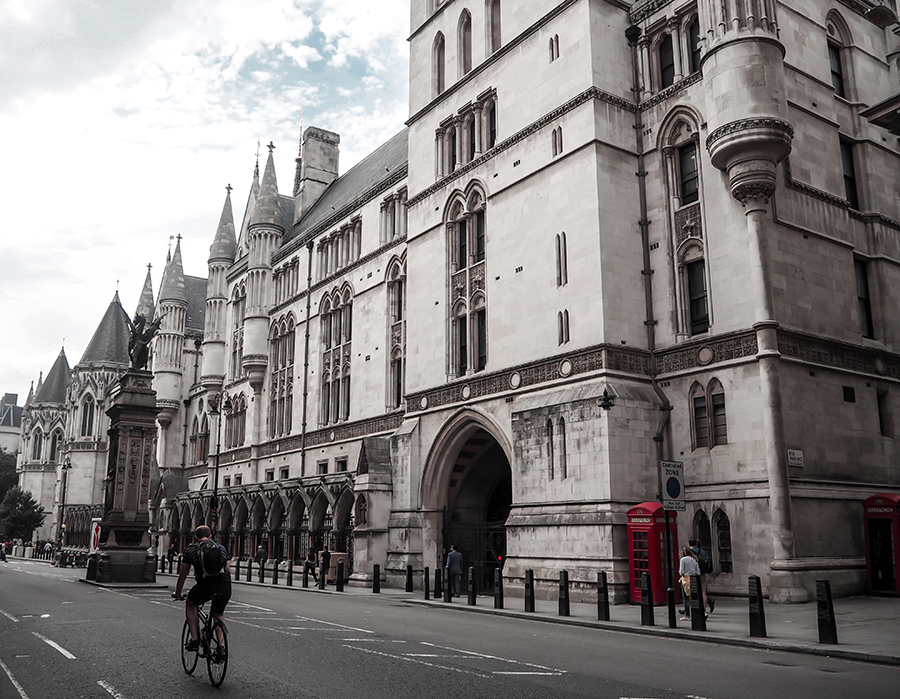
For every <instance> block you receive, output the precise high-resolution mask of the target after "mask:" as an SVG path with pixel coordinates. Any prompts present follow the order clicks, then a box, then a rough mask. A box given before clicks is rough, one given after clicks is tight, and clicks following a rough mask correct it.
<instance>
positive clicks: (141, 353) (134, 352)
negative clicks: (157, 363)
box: [125, 313, 165, 370]
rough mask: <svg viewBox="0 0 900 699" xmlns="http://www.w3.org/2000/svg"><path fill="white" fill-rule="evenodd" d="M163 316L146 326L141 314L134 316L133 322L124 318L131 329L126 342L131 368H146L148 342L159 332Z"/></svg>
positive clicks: (148, 352)
mask: <svg viewBox="0 0 900 699" xmlns="http://www.w3.org/2000/svg"><path fill="white" fill-rule="evenodd" d="M163 318H165V314H163V315H161V316H160V317H159V318H157V319H156V320H154V321H153V322H152V323H150V325H147V319H146V318H145V317H144V315H143V314H142V313H135V314H134V321H132V320H130V319H129V318H128V316H127V315H126V316H125V320H127V321H128V327H129V328H130V329H131V339H130V340H129V341H128V356H129V357H131V368H132V369H137V370H142V369H145V368H146V367H147V360H148V359H149V358H150V341H151V340H152V339H153V336H154V335H156V333H157V331H158V330H159V326H160V323H162V319H163Z"/></svg>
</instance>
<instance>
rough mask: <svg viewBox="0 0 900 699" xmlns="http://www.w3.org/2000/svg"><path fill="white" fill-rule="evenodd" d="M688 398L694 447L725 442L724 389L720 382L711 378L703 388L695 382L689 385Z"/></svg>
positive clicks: (726, 437) (726, 438)
mask: <svg viewBox="0 0 900 699" xmlns="http://www.w3.org/2000/svg"><path fill="white" fill-rule="evenodd" d="M690 400H691V426H692V429H693V437H694V449H700V448H710V447H716V446H720V445H723V444H727V443H728V427H727V421H726V416H725V389H724V388H722V384H721V383H719V381H718V380H716V379H713V380H712V381H710V382H709V385H708V386H707V387H706V389H704V388H703V387H702V386H701V385H700V384H698V383H695V384H694V385H693V386H692V387H691V393H690Z"/></svg>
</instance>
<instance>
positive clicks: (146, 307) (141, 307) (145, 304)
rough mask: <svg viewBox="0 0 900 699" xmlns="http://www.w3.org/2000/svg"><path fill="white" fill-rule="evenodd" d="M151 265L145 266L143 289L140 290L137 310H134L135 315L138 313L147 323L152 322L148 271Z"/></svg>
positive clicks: (151, 293)
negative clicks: (145, 274)
mask: <svg viewBox="0 0 900 699" xmlns="http://www.w3.org/2000/svg"><path fill="white" fill-rule="evenodd" d="M152 267H153V265H151V264H148V265H147V276H146V277H145V278H144V288H143V289H141V298H140V300H139V301H138V305H137V308H136V309H134V312H135V314H138V313H140V314H141V315H142V316H144V318H146V319H147V322H148V323H150V322H152V321H153V305H154V304H153V282H152V281H151V280H150V270H151V269H152Z"/></svg>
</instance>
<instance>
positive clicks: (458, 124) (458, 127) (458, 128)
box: [453, 117, 463, 170]
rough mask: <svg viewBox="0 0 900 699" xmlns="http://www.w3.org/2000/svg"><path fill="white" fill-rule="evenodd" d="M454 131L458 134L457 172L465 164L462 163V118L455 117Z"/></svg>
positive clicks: (455, 154) (456, 149) (455, 150)
mask: <svg viewBox="0 0 900 699" xmlns="http://www.w3.org/2000/svg"><path fill="white" fill-rule="evenodd" d="M453 129H454V130H455V132H456V148H455V149H454V156H455V157H456V167H455V168H453V169H454V170H456V169H457V168H458V167H460V166H461V165H462V164H463V162H462V152H463V151H462V139H463V134H462V130H463V121H462V119H461V118H460V117H454V119H453Z"/></svg>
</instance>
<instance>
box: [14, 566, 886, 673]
mask: <svg viewBox="0 0 900 699" xmlns="http://www.w3.org/2000/svg"><path fill="white" fill-rule="evenodd" d="M10 560H12V557H10ZM27 560H30V559H27ZM242 575H243V571H242ZM254 575H255V572H254ZM169 578H171V581H172V585H173V589H174V582H175V579H176V578H177V576H176V575H170V574H160V573H157V582H158V583H163V582H166V580H167V579H169ZM278 582H279V584H278V587H280V588H283V589H284V590H285V591H286V592H288V591H290V592H291V593H301V594H328V595H345V596H355V597H359V596H370V597H372V596H375V597H379V598H382V599H384V600H385V601H386V602H393V601H399V602H403V603H407V604H419V605H427V606H435V607H446V608H448V609H453V610H456V611H458V612H459V613H470V614H489V615H494V616H505V617H512V618H518V619H528V620H531V621H539V622H546V623H552V624H567V625H571V626H580V627H588V628H597V629H605V630H609V631H618V632H622V633H631V634H643V635H647V636H658V637H663V638H673V639H684V640H691V641H700V642H706V643H717V644H726V645H734V646H744V647H749V648H760V649H767V650H777V651H784V652H790V653H806V654H808V655H818V656H826V657H832V658H842V659H846V660H856V661H861V662H869V663H879V664H883V665H897V666H900V597H868V596H860V597H842V598H837V599H835V600H834V601H833V605H834V614H835V621H836V625H837V640H838V643H837V644H830V643H819V631H818V605H817V604H816V603H815V602H809V603H805V604H770V603H768V602H766V603H765V605H764V608H765V619H766V637H765V638H754V637H751V636H750V620H749V605H748V601H747V599H746V598H718V599H716V605H715V612H714V613H712V614H710V615H709V617H708V618H707V620H706V624H707V630H706V631H693V630H691V622H690V621H681V620H680V615H678V614H676V624H677V627H676V628H669V626H668V613H667V609H666V607H665V606H664V605H663V606H657V607H655V612H654V616H655V620H656V625H654V626H642V625H641V608H640V606H639V605H632V604H621V605H612V606H610V620H609V621H598V620H597V605H596V603H594V602H590V603H588V602H570V604H569V616H567V617H566V616H560V615H559V602H558V600H556V599H553V600H540V599H539V600H535V605H534V606H535V610H534V612H525V611H524V607H525V604H524V599H523V598H522V597H513V596H510V590H509V589H505V590H504V592H505V598H504V609H494V598H493V597H492V596H487V595H479V596H478V597H477V598H476V604H475V605H474V606H473V605H469V604H468V599H467V597H466V595H463V596H462V597H455V598H453V601H452V602H449V603H448V602H444V601H442V600H439V599H428V600H426V599H425V597H424V591H422V590H417V591H415V592H404V591H403V590H402V589H399V588H385V587H382V588H381V592H380V594H378V595H375V594H374V593H373V592H372V589H371V588H368V587H356V586H349V585H345V587H344V590H343V592H337V591H336V590H335V587H334V585H328V586H327V587H326V588H325V590H319V589H318V587H314V586H313V582H312V580H310V586H309V587H308V588H303V587H301V582H302V576H301V575H296V576H295V577H294V580H293V582H294V585H293V586H292V587H291V588H288V587H287V586H286V585H285V578H284V573H283V572H282V573H281V575H280V578H279V581H278ZM234 583H235V584H237V585H240V586H242V587H243V586H263V585H264V586H265V587H272V584H271V583H270V582H266V583H259V582H245V581H243V580H242V581H234Z"/></svg>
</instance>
